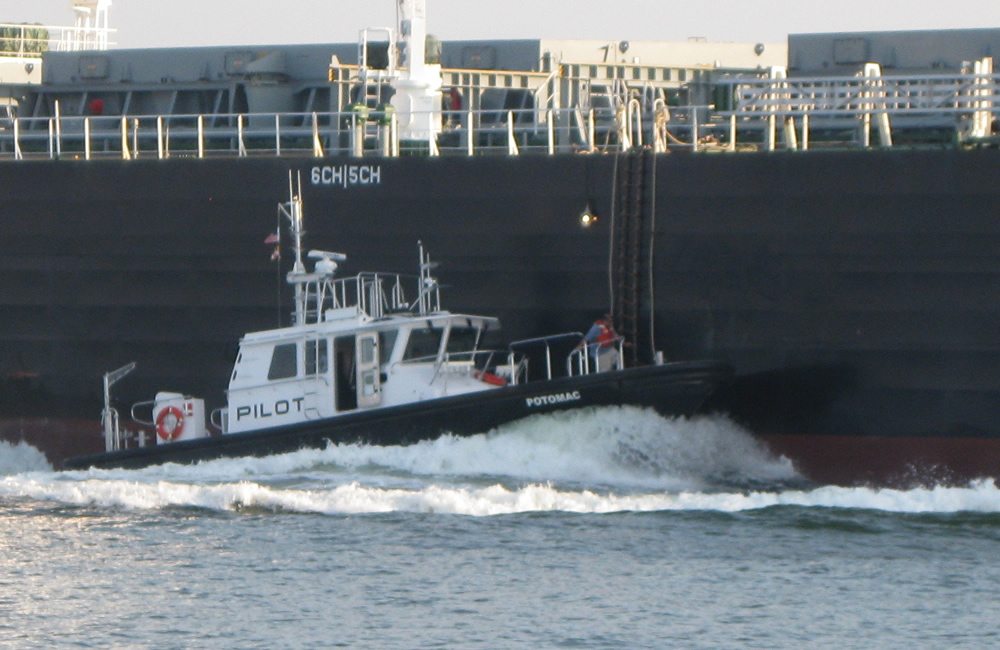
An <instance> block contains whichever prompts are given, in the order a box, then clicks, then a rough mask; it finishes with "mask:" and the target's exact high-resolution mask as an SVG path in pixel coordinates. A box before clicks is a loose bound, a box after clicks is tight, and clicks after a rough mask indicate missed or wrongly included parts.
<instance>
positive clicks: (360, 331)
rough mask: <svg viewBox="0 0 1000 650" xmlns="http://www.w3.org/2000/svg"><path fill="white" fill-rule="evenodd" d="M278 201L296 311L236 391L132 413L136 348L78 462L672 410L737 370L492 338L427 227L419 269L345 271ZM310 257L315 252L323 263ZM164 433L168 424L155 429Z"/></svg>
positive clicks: (247, 346)
mask: <svg viewBox="0 0 1000 650" xmlns="http://www.w3.org/2000/svg"><path fill="white" fill-rule="evenodd" d="M289 194H290V198H289V201H288V202H287V203H282V204H279V206H278V208H279V211H280V213H281V214H282V215H284V217H285V218H287V220H288V222H289V230H290V234H291V237H292V242H293V249H294V253H295V260H294V264H293V266H292V269H291V271H290V272H289V273H288V274H287V281H288V283H289V284H290V285H291V286H292V287H293V288H294V313H293V315H292V321H291V324H290V325H289V326H287V327H280V328H278V329H273V330H267V331H259V332H251V333H248V334H245V335H244V336H243V338H242V339H241V341H240V344H239V351H238V354H237V357H236V361H235V364H234V367H233V371H232V374H231V376H230V379H229V387H228V390H227V391H226V394H227V404H226V406H225V407H223V408H219V409H216V410H214V411H212V412H210V413H208V414H207V417H206V409H205V402H204V400H203V399H199V398H195V397H191V396H188V395H184V394H182V393H172V392H160V393H157V394H156V397H155V399H154V400H152V401H148V402H140V403H137V404H135V405H133V406H132V409H131V417H132V419H133V421H135V422H137V423H139V424H142V425H145V428H143V429H140V430H139V431H136V432H132V431H129V430H126V429H124V428H123V427H122V426H121V423H120V418H119V414H118V412H117V410H116V409H114V408H113V407H112V406H111V403H112V402H111V392H110V391H111V386H112V385H113V384H114V383H115V382H116V381H118V380H119V379H121V378H122V377H123V376H124V375H126V374H127V373H129V372H131V371H132V370H133V369H134V368H135V363H132V364H129V365H128V366H125V367H122V368H119V369H118V370H116V371H114V372H111V373H108V374H106V375H105V377H104V389H105V390H104V394H105V408H104V411H103V413H102V421H103V424H104V437H105V452H103V453H98V454H92V455H87V456H80V457H75V458H70V459H68V460H67V461H65V463H64V467H65V468H66V469H84V468H88V467H99V468H111V467H122V468H140V467H145V466H149V465H156V464H163V463H193V462H197V461H202V460H210V459H216V458H223V457H242V456H267V455H272V454H279V453H286V452H291V451H296V450H298V449H302V448H323V447H325V446H328V445H331V444H345V443H364V444H371V445H381V446H385V445H410V444H414V443H417V442H420V441H424V440H431V439H435V438H438V437H440V436H442V435H449V434H450V435H455V436H470V435H476V434H486V433H489V432H490V431H491V430H492V429H494V428H495V427H498V426H500V425H503V424H507V423H510V422H514V421H517V420H521V419H523V418H529V417H533V416H543V417H544V415H545V414H550V413H553V412H555V411H563V410H567V409H584V408H597V407H607V406H616V405H634V406H639V407H649V408H652V409H655V410H656V411H657V412H659V413H660V414H662V415H665V416H690V415H693V414H694V413H696V412H697V411H698V410H699V408H700V407H701V406H702V405H703V403H704V402H705V400H706V399H707V398H708V397H709V395H711V394H712V392H713V391H714V390H715V389H716V388H717V387H718V386H719V385H720V384H721V383H723V382H725V381H726V380H727V379H728V378H729V377H730V375H731V369H730V368H729V367H728V366H727V365H725V364H723V363H720V362H715V361H703V360H700V361H678V362H669V363H662V362H661V363H658V364H656V365H648V366H641V367H630V368H625V367H624V366H623V362H622V359H623V358H624V357H623V355H622V354H621V346H622V345H624V344H625V343H624V341H622V340H621V338H618V339H616V340H614V341H603V342H602V343H601V345H613V346H615V347H616V348H617V351H618V353H619V354H618V356H617V359H618V360H617V361H616V363H615V364H614V366H613V367H612V368H611V369H608V370H604V371H600V370H599V368H598V367H597V364H596V363H595V361H594V358H593V356H594V349H593V347H594V346H593V345H582V346H581V345H579V344H580V342H581V341H582V340H583V338H584V337H583V335H582V334H581V333H579V332H572V333H562V334H555V335H551V336H543V337H539V338H535V339H530V340H522V341H515V342H513V343H510V344H508V346H507V347H506V348H505V349H502V350H497V349H489V348H488V346H486V345H485V341H486V339H487V335H492V334H494V333H495V332H497V331H498V330H499V328H500V323H499V322H498V320H497V319H496V318H492V317H489V316H478V315H470V314H462V313H452V312H449V311H445V310H443V309H442V308H441V287H440V285H439V283H438V281H437V279H436V278H435V277H434V276H433V275H432V270H433V269H434V268H435V266H436V265H435V264H434V263H432V262H431V259H430V256H429V254H428V253H427V252H426V251H425V250H424V247H423V245H422V244H420V243H419V242H418V250H419V273H418V275H417V276H409V277H408V276H405V275H402V274H396V273H369V272H365V273H359V274H358V275H356V276H354V277H349V278H337V277H336V271H337V268H338V265H339V264H340V263H341V262H343V261H344V260H346V256H345V255H343V254H340V253H332V252H329V251H322V250H311V251H309V252H308V253H307V254H306V255H305V256H304V255H303V248H302V239H303V234H304V230H303V205H302V199H301V184H300V185H299V190H298V192H296V191H295V186H294V185H293V184H292V183H291V182H290V183H289ZM306 260H310V261H313V262H314V263H313V268H312V270H308V269H307V267H306ZM150 434H152V436H151V437H152V440H148V439H147V438H149V437H150Z"/></svg>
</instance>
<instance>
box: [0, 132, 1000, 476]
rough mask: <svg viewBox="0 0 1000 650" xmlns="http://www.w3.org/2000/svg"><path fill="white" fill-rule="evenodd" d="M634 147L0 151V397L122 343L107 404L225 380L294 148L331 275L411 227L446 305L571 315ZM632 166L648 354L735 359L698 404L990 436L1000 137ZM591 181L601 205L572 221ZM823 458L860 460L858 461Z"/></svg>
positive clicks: (395, 257) (997, 413) (786, 427)
mask: <svg viewBox="0 0 1000 650" xmlns="http://www.w3.org/2000/svg"><path fill="white" fill-rule="evenodd" d="M355 163H359V164H360V163H363V164H366V165H378V166H379V173H378V177H377V180H378V182H377V183H368V184H362V183H360V182H359V183H357V184H350V183H346V184H324V183H323V182H320V183H318V184H312V183H311V182H310V180H311V172H312V170H313V169H314V168H320V169H322V168H324V167H330V168H334V167H336V168H340V167H341V166H343V165H345V164H355ZM626 167H627V165H625V163H624V162H623V159H622V158H620V157H618V158H616V157H614V156H586V155H580V156H551V157H542V156H537V157H529V156H524V157H521V158H512V157H511V158H508V157H480V158H475V159H466V158H442V159H426V158H404V159H395V160H379V159H365V160H364V161H357V160H355V161H351V160H348V159H334V158H328V159H318V160H312V159H263V158H260V159H244V160H234V159H214V160H213V159H206V160H179V159H174V160H169V161H151V160H138V161H131V162H114V161H97V162H90V163H85V162H82V161H80V162H71V161H59V162H25V163H17V164H5V165H0V185H2V187H3V188H4V192H5V195H4V210H5V215H6V216H5V218H4V219H3V220H2V221H0V241H3V242H4V245H5V250H6V251H7V252H6V253H5V255H4V257H3V262H2V263H3V267H4V268H3V273H2V274H0V309H2V314H3V316H2V317H0V358H2V363H3V367H2V368H0V372H2V373H3V374H5V375H8V376H10V375H15V374H18V375H19V376H20V374H23V375H24V376H29V377H31V379H30V380H29V383H30V389H24V388H23V387H22V386H20V384H18V387H17V389H16V390H14V389H11V390H7V385H8V384H2V385H0V417H2V418H21V417H32V416H37V417H50V418H90V417H96V414H97V413H99V411H100V408H101V404H100V376H101V374H102V373H103V372H106V371H108V370H110V369H112V368H116V367H118V366H120V365H122V364H124V363H127V362H129V361H133V360H135V361H138V362H139V364H140V366H139V370H138V371H137V372H136V373H135V374H134V375H133V376H131V377H129V378H128V379H127V380H126V381H125V382H122V384H120V386H119V387H116V394H117V395H118V396H119V398H120V400H121V404H128V403H131V402H133V401H138V400H143V399H149V397H150V396H151V395H152V394H153V393H154V392H155V391H157V390H176V391H178V392H184V393H188V394H195V395H198V396H204V397H205V398H206V399H207V400H208V402H209V406H210V407H214V406H219V405H221V402H222V391H221V387H223V386H224V385H225V382H226V378H227V377H228V374H229V371H230V369H231V362H232V358H231V355H232V353H233V351H234V350H235V346H234V342H235V341H236V340H237V339H238V337H239V336H240V335H241V333H242V332H245V331H248V330H254V329H265V328H271V327H274V326H276V325H277V324H278V314H279V311H280V312H281V313H283V314H286V316H285V318H286V321H285V322H286V324H287V311H288V306H287V304H288V289H287V287H286V286H283V283H282V282H281V279H280V274H279V269H278V268H277V266H276V265H272V264H271V263H269V262H268V257H269V254H270V250H269V249H268V248H267V247H265V246H264V245H263V239H264V237H266V235H267V233H269V232H272V231H273V230H274V228H275V224H276V218H275V208H274V206H275V205H276V203H277V202H278V201H280V200H282V199H283V198H284V197H285V196H286V195H287V172H288V170H289V169H293V170H296V171H301V172H302V174H303V180H304V181H305V183H306V190H305V205H306V213H307V221H308V224H309V227H308V229H309V234H308V237H309V243H310V244H312V245H315V246H318V247H326V248H334V249H335V250H340V251H344V252H347V253H348V254H349V255H350V260H349V261H348V263H347V264H346V265H345V268H344V273H345V274H351V273H354V272H355V271H357V270H361V269H374V268H378V269H386V270H396V271H407V270H410V269H414V268H415V260H416V240H417V239H422V240H423V241H424V243H425V244H426V245H427V246H428V248H429V250H430V251H431V252H432V253H433V255H434V257H435V258H437V259H439V260H441V262H442V268H441V270H440V273H439V275H440V277H441V279H442V281H443V282H444V283H445V284H446V285H447V288H446V290H445V293H444V300H445V304H446V306H447V307H448V308H449V309H451V310H453V311H464V312H471V313H486V314H495V315H497V316H499V317H500V318H501V321H502V322H503V324H504V327H505V330H504V332H503V336H504V338H505V339H508V340H513V339H517V338H522V337H531V336H536V335H538V334H539V333H544V332H556V331H566V330H580V329H582V328H585V327H586V326H587V324H588V323H590V322H591V321H592V319H593V317H594V316H595V315H596V314H598V313H600V312H602V311H604V310H605V309H607V306H608V304H609V303H610V302H611V298H610V296H609V292H608V289H607V287H608V286H609V281H608V268H609V259H608V257H609V236H610V234H611V231H612V226H613V223H614V220H613V219H611V215H612V213H613V209H612V203H613V198H614V199H618V200H620V199H621V197H622V195H623V192H622V191H621V190H620V188H621V183H620V182H619V183H616V175H617V177H618V180H619V181H621V180H622V178H621V177H622V175H623V170H625V169H626ZM643 174H644V175H645V176H644V179H643V182H641V183H639V185H640V186H641V187H642V190H641V196H640V203H641V205H640V207H639V209H638V213H640V214H642V215H644V218H643V221H642V223H641V224H640V226H639V227H640V230H641V242H642V244H641V250H640V251H639V253H638V257H639V259H638V260H637V261H638V265H639V268H640V269H641V270H642V271H643V278H642V284H641V286H640V287H639V291H638V295H639V298H640V303H641V304H640V312H639V322H640V323H641V324H642V325H643V327H641V328H640V331H639V332H638V334H637V336H636V341H635V349H636V350H638V351H639V352H640V353H641V355H642V356H643V359H640V360H645V361H649V360H650V358H651V356H652V350H653V348H654V347H655V348H656V349H658V350H662V351H663V352H664V353H665V356H666V358H667V359H716V360H719V361H722V362H725V363H728V364H731V365H732V366H733V367H734V368H735V369H736V372H737V375H738V377H737V381H736V382H734V384H733V386H732V387H731V388H730V389H729V390H727V391H724V392H723V393H722V394H720V395H719V396H718V397H717V398H716V399H715V400H713V407H714V408H716V409H717V410H720V411H725V412H727V413H730V414H731V415H732V416H733V417H734V418H735V419H737V420H738V421H739V422H741V423H743V424H745V425H747V426H748V427H749V428H750V429H751V430H752V431H754V432H755V433H758V434H759V435H761V436H765V437H767V436H772V437H775V438H774V439H777V436H782V437H785V438H788V437H800V438H801V440H802V442H801V444H797V445H795V447H796V449H798V450H800V452H801V451H802V450H807V451H815V452H816V453H815V454H814V455H815V457H816V458H821V457H823V455H824V451H823V447H824V441H826V440H833V439H834V438H838V437H848V438H858V439H891V440H898V441H905V440H910V439H912V440H914V441H916V444H915V447H916V446H919V445H920V441H925V440H930V439H939V440H944V441H956V444H960V445H961V444H963V441H968V440H994V439H997V440H1000V337H998V332H1000V308H998V307H997V305H998V304H1000V303H998V301H997V297H998V296H1000V219H998V218H997V209H998V206H1000V151H998V150H975V151H961V150H932V151H905V150H900V151H853V152H851V151H830V152H818V151H817V152H809V153H775V154H763V153H762V154H738V155H723V154H718V155H709V154H706V155H684V154H670V155H662V156H657V157H656V158H655V160H652V161H650V160H647V163H646V166H645V168H644V172H643ZM329 178H330V179H332V178H334V177H333V176H330V177H329ZM368 178H369V180H371V178H372V177H371V174H369V175H368ZM320 180H321V181H322V176H321V177H320ZM654 188H655V189H654ZM588 202H590V204H591V206H592V207H593V208H594V210H595V211H596V212H597V213H598V214H599V215H600V216H601V219H600V221H598V223H597V224H596V225H595V226H593V227H591V228H588V229H584V228H582V227H580V225H579V220H578V216H579V214H580V212H581V211H582V210H583V209H584V207H585V206H586V205H587V203H588ZM650 255H651V256H652V258H651V259H650ZM283 264H285V265H286V264H287V259H286V260H285V261H284V262H283ZM284 270H286V269H285V268H284V267H283V268H282V269H281V271H282V272H283V271H284ZM650 287H652V288H650ZM279 292H280V293H281V300H282V304H283V306H282V308H281V309H280V310H279V308H278V306H277V305H278V297H279ZM647 323H652V328H650V327H648V326H646V324H647ZM19 373H20V374H19ZM19 381H20V380H19ZM8 383H11V382H8ZM92 440H93V444H94V445H95V446H97V445H99V444H100V437H99V436H98V435H97V434H96V433H94V434H93V438H92ZM901 446H902V447H903V448H905V447H906V443H905V442H904V443H901ZM918 456H919V455H918V454H914V456H913V458H910V459H906V458H903V457H902V456H900V457H899V458H897V459H896V460H893V463H899V464H901V465H900V466H899V467H896V468H895V469H898V470H901V471H902V470H904V469H905V466H906V464H907V463H908V462H910V461H922V457H918ZM894 458H896V457H894ZM942 458H944V457H942ZM998 464H1000V463H998ZM998 473H1000V472H998ZM837 480H838V482H852V481H855V480H864V479H863V477H862V476H861V475H860V474H859V475H854V474H852V472H851V471H850V468H849V467H848V468H847V470H845V471H844V473H843V474H842V475H840V477H839V478H838V479H837Z"/></svg>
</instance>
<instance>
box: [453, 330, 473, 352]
mask: <svg viewBox="0 0 1000 650" xmlns="http://www.w3.org/2000/svg"><path fill="white" fill-rule="evenodd" d="M478 341H479V330H477V329H475V328H473V327H452V328H451V334H449V335H448V347H447V350H448V352H450V353H451V354H455V353H458V352H472V351H473V350H475V349H476V343H478Z"/></svg>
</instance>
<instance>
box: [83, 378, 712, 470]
mask: <svg viewBox="0 0 1000 650" xmlns="http://www.w3.org/2000/svg"><path fill="white" fill-rule="evenodd" d="M730 375H731V370H730V369H729V368H728V367H727V366H724V365H722V364H718V363H711V362H701V363H698V362H691V363H674V364H667V365H663V366H651V367H646V368H634V369H629V370H623V371H619V372H606V373H600V374H595V375H589V376H584V377H564V378H562V379H555V380H552V381H546V382H529V383H527V384H521V385H517V386H507V387H503V388H497V389H494V390H490V391H486V392H480V393H473V394H467V395H460V396H455V397H447V398H442V399H437V400H428V401H425V402H418V403H415V404H411V405H406V406H397V407H390V408H382V409H372V410H368V411H358V412H354V413H349V414H346V415H342V416H339V417H336V418H329V419H326V420H321V421H316V422H312V423H306V424H297V425H292V426H286V427H276V428H273V429H266V430H263V431H257V432H252V433H239V434H229V435H222V436H213V437H210V438H202V439H199V440H189V441H182V442H175V443H171V444H163V445H156V446H150V447H143V448H135V449H126V450H122V451H118V452H110V453H105V454H96V455H91V456H85V457H82V458H71V459H69V460H67V461H66V462H65V463H64V467H65V468H66V469H86V468H87V467H125V468H139V467H145V466H148V465H156V464H162V463H192V462H195V461H199V460H211V459H215V458H236V457H244V456H268V455H272V454H279V453H285V452H291V451H296V450H298V449H303V448H323V447H325V446H327V445H328V444H338V443H365V444H372V445H410V444H413V443H416V442H420V441H422V440H432V439H434V438H438V437H440V436H441V435H443V434H453V435H458V436H468V435H473V434H479V433H486V432H488V431H489V430H491V429H493V428H494V427H497V426H500V425H502V424H506V423H509V422H514V421H517V420H521V419H523V418H526V417H530V416H533V415H541V414H546V413H552V412H555V411H560V410H566V409H578V408H586V407H599V406H614V405H633V406H645V407H651V408H655V409H656V410H657V412H659V413H660V414H662V415H666V416H688V415H692V414H694V413H695V412H696V411H697V410H698V409H699V407H700V406H701V405H702V404H703V403H704V401H705V399H706V398H707V397H708V396H709V395H710V394H711V392H712V391H714V390H715V388H716V387H717V386H718V385H719V384H720V383H721V382H723V381H725V380H727V379H728V378H729V377H730Z"/></svg>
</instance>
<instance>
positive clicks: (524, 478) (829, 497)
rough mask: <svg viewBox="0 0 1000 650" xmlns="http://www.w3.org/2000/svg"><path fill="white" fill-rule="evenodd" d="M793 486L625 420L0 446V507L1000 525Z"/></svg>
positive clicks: (663, 423) (984, 489) (970, 490)
mask: <svg viewBox="0 0 1000 650" xmlns="http://www.w3.org/2000/svg"><path fill="white" fill-rule="evenodd" d="M795 478H796V475H795V473H794V471H793V470H792V468H791V465H790V463H788V462H787V461H786V460H784V459H775V458H774V457H772V456H771V455H770V454H769V453H768V452H767V451H766V449H765V448H764V447H763V446H762V445H761V444H760V443H759V442H758V441H756V440H755V439H754V438H753V437H752V436H750V435H749V434H748V433H746V432H745V431H743V430H742V429H740V428H739V427H737V426H736V425H734V424H733V423H731V422H730V421H728V420H726V419H725V418H715V417H713V418H697V419H694V420H683V419H678V420H671V419H665V418H662V417H660V416H658V415H656V414H655V413H654V412H652V411H648V410H643V409H634V408H607V409H595V410H581V411H574V412H566V413H561V414H556V415H551V416H544V417H537V418H533V419H529V420H527V421H524V422H521V423H516V424H512V425H509V426H506V427H502V428H500V429H498V430H496V431H491V432H489V433H488V434H483V435H479V436H472V437H469V438H456V437H451V436H446V437H444V438H441V439H439V440H435V441H433V442H426V443H422V444H419V445H413V446H409V447H375V446H366V445H334V446H330V447H329V448H327V449H325V450H302V451H298V452H295V453H292V454H284V455H281V456H272V457H268V458H238V459H224V460H218V461H212V462H207V463H199V464H197V465H191V466H180V465H164V466H160V467H151V468H147V469H144V470H138V471H128V470H87V471H82V472H53V471H51V468H50V467H49V466H48V463H46V462H45V459H44V457H43V456H42V455H41V453H40V452H38V450H36V449H34V448H32V447H29V446H27V445H9V444H7V443H0V499H5V500H6V499H30V500H34V501H39V502H51V503H57V504H60V505H76V506H82V507H98V508H126V509H133V510H139V511H144V510H157V509H162V508H169V507H198V508H206V509H210V510H220V511H232V510H240V509H244V508H255V509H264V510H272V511H277V512H303V513H321V514H358V513H385V512H428V513H429V512H434V513H451V514H462V515H474V516H484V515H502V514H514V513H523V512H539V511H541V512H545V511H550V512H574V513H608V512H622V511H624V512H651V511H685V510H687V511H720V512H740V511H746V510H756V509H762V508H769V507H774V506H802V507H829V508H861V509H872V510H881V511H886V512H908V513H909V512H913V513H919V512H934V513H951V512H961V511H972V512H988V513H993V512H1000V490H998V488H997V486H996V484H994V483H993V482H992V481H983V482H979V483H974V484H971V485H969V486H967V487H935V488H927V489H914V490H904V491H901V490H889V489H883V490H873V489H867V488H842V487H822V488H817V489H811V490H793V489H779V488H778V487H777V486H779V485H788V484H789V481H794V480H795ZM754 486H771V487H769V488H768V487H762V488H760V489H751V488H753V487H754ZM734 488H735V489H734Z"/></svg>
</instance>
